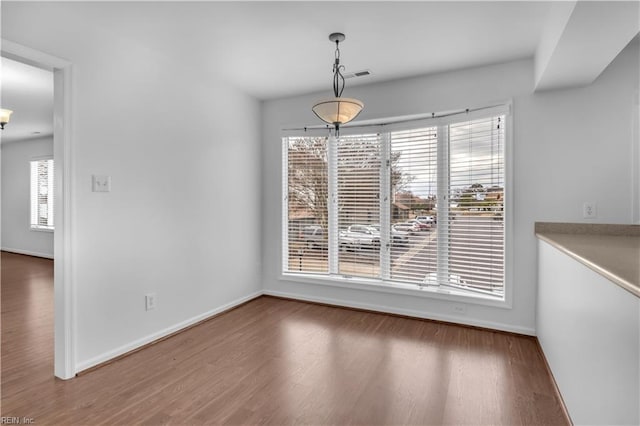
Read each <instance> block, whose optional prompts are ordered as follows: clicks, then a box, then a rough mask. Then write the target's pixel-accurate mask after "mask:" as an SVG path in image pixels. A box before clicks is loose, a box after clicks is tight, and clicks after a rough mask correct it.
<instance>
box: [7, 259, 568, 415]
mask: <svg viewBox="0 0 640 426" xmlns="http://www.w3.org/2000/svg"><path fill="white" fill-rule="evenodd" d="M1 260H2V416H16V417H20V418H23V417H27V418H31V419H33V422H34V423H35V424H38V425H41V424H60V425H93V424H110V425H115V424H127V425H129V424H148V425H160V424H169V423H170V424H273V425H281V424H315V425H322V424H332V425H342V424H361V425H382V424H385V425H399V424H413V425H422V424H458V425H459V424H469V425H497V424H504V425H520V424H536V425H541V424H567V423H568V420H567V419H566V417H565V416H564V413H563V410H562V406H561V403H560V401H559V399H558V398H557V396H556V394H555V391H554V386H553V383H552V381H551V379H550V377H549V376H548V373H547V370H546V368H545V364H544V360H543V357H542V355H541V353H540V350H539V348H538V346H537V343H536V341H535V339H533V338H530V337H526V336H516V335H511V334H506V333H499V332H491V331H485V330H478V329H472V328H466V327H459V326H455V325H449V324H443V323H438V322H431V321H422V320H413V319H407V318H399V317H394V316H389V315H384V314H376V313H370V312H360V311H354V310H348V309H340V308H333V307H328V306H320V305H314V304H309V303H302V302H295V301H289V300H280V299H276V298H271V297H261V298H258V299H256V300H254V301H252V302H249V303H247V304H245V305H243V306H241V307H239V308H237V309H234V310H232V311H229V312H227V313H225V314H223V315H220V316H218V317H216V318H214V319H212V320H210V321H207V322H204V323H202V324H200V325H198V326H196V327H193V328H191V329H189V330H187V331H185V332H183V333H180V334H178V335H176V336H173V337H171V338H169V339H166V340H164V341H161V342H159V343H157V344H155V345H152V346H150V347H148V348H145V349H144V350H142V351H139V352H136V353H134V354H132V355H130V356H128V357H125V358H122V359H120V360H117V361H115V362H113V363H111V364H108V365H105V366H104V367H101V368H98V369H96V370H94V371H92V372H89V373H87V374H84V375H81V376H79V377H76V378H74V379H72V380H69V381H62V380H58V379H54V377H53V291H52V290H53V284H52V273H53V267H52V262H51V261H49V260H43V259H37V258H32V257H28V256H20V255H14V254H10V253H5V252H3V253H2V259H1Z"/></svg>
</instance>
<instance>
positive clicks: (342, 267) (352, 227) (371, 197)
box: [336, 134, 380, 277]
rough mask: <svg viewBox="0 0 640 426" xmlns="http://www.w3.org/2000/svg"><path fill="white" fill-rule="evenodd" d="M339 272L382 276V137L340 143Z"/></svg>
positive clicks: (352, 138)
mask: <svg viewBox="0 0 640 426" xmlns="http://www.w3.org/2000/svg"><path fill="white" fill-rule="evenodd" d="M337 166H338V167H337V179H338V182H337V206H336V207H337V208H336V213H337V223H338V246H339V255H338V272H339V273H340V274H343V275H350V276H359V277H378V276H379V275H380V229H379V224H380V138H379V136H378V135H376V134H372V135H357V136H344V137H341V138H340V139H339V140H338V141H337Z"/></svg>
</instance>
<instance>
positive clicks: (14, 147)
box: [0, 138, 53, 258]
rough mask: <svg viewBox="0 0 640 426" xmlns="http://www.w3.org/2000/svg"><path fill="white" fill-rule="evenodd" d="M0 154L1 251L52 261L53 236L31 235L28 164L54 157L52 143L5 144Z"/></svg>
mask: <svg viewBox="0 0 640 426" xmlns="http://www.w3.org/2000/svg"><path fill="white" fill-rule="evenodd" d="M0 151H1V152H2V234H1V235H0V238H1V240H2V250H6V251H12V252H16V253H22V254H29V255H32V256H40V257H48V258H53V232H51V231H34V230H31V228H30V224H29V222H30V218H31V201H30V197H31V186H30V185H31V169H30V161H31V160H33V159H36V158H41V157H53V139H52V138H42V139H30V140H24V141H16V142H11V143H4V144H2V145H1V146H0Z"/></svg>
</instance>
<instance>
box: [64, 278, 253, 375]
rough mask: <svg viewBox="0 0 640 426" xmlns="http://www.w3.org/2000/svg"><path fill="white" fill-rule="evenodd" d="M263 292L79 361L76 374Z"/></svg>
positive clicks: (251, 298)
mask: <svg viewBox="0 0 640 426" xmlns="http://www.w3.org/2000/svg"><path fill="white" fill-rule="evenodd" d="M262 294H263V292H262V290H260V291H257V292H255V293H252V294H250V295H248V296H245V297H241V298H240V299H236V300H234V301H232V302H229V303H227V304H225V305H222V306H219V307H217V308H215V309H212V310H210V311H207V312H205V313H203V314H200V315H197V316H195V317H192V318H189V319H188V320H185V321H182V322H180V323H178V324H175V325H173V326H171V327H167V328H165V329H164V330H160V331H158V332H156V333H153V334H150V335H148V336H145V337H143V338H141V339H138V340H134V341H133V342H131V343H128V344H126V345H123V346H120V347H119V348H116V349H113V350H111V351H108V352H105V353H103V354H100V355H98V356H96V357H93V358H91V359H88V360H86V361H81V362H79V363H78V364H76V373H79V372H81V371H83V370H87V369H89V368H91V367H95V366H96V365H99V364H102V363H104V362H107V361H109V360H112V359H114V358H116V357H118V356H120V355H123V354H126V353H127V352H131V351H133V350H135V349H138V348H140V347H141V346H144V345H147V344H149V343H152V342H154V341H156V340H159V339H162V338H163V337H166V336H168V335H170V334H172V333H175V332H176V331H180V330H182V329H185V328H187V327H189V326H191V325H194V324H196V323H198V322H200V321H202V320H206V319H207V318H210V317H212V316H214V315H217V314H219V313H221V312H224V311H226V310H229V309H231V308H234V307H236V306H238V305H241V304H243V303H245V302H248V301H250V300H253V299H255V298H257V297H260V296H262Z"/></svg>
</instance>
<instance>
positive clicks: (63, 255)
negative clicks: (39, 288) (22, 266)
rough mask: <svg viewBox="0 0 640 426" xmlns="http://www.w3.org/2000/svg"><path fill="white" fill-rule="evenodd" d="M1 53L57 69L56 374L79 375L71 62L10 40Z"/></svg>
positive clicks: (55, 179)
mask: <svg viewBox="0 0 640 426" xmlns="http://www.w3.org/2000/svg"><path fill="white" fill-rule="evenodd" d="M0 55H1V56H2V57H3V58H7V59H10V60H13V61H16V62H20V63H23V64H27V65H30V66H33V67H36V68H40V69H44V70H48V71H51V72H53V160H54V163H55V177H54V188H55V189H54V197H53V199H54V205H55V219H54V227H55V233H54V237H53V240H54V241H53V247H54V249H53V253H54V255H53V259H54V260H53V264H54V277H53V282H54V289H53V298H54V371H53V373H54V375H55V376H56V377H58V378H60V379H70V378H72V377H74V376H75V373H76V371H75V306H74V289H73V277H72V239H71V236H72V224H73V221H72V217H73V212H72V209H71V207H72V200H71V180H72V176H73V167H72V162H71V158H72V157H71V134H70V133H71V132H70V129H71V83H72V80H71V70H72V67H71V63H70V62H68V61H66V60H64V59H60V58H57V57H55V56H52V55H49V54H47V53H44V52H41V51H38V50H35V49H31V48H29V47H26V46H22V45H19V44H17V43H13V42H10V41H7V40H2V44H1V48H0Z"/></svg>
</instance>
